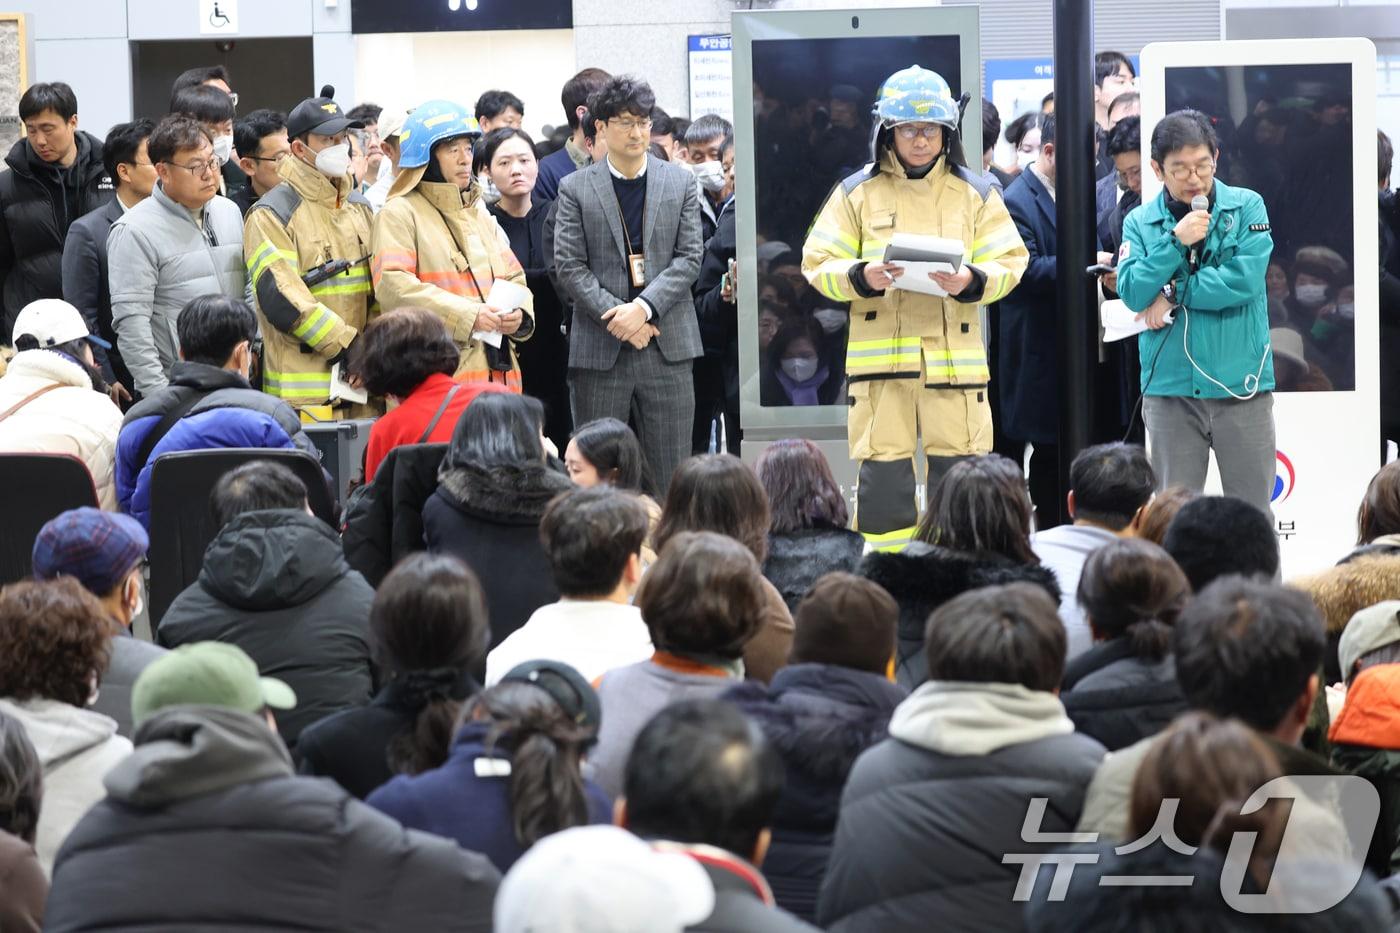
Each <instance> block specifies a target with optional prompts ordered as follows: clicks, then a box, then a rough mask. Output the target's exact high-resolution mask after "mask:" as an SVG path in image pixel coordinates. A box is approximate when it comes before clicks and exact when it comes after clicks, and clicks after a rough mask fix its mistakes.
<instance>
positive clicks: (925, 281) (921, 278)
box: [885, 233, 963, 298]
mask: <svg viewBox="0 0 1400 933" xmlns="http://www.w3.org/2000/svg"><path fill="white" fill-rule="evenodd" d="M962 261H963V244H962V241H961V240H952V239H948V238H946V237H937V236H920V235H919V234H917V233H896V234H895V235H894V236H893V237H892V238H891V239H890V245H889V246H886V247H885V262H892V263H896V264H897V265H899V266H900V267H901V268H902V269H903V270H904V274H903V275H901V276H900V277H899V278H897V279H895V280H894V287H895V288H902V289H904V290H905V291H911V292H921V293H923V294H925V295H935V296H937V297H939V298H943V297H946V296H947V294H948V293H947V292H945V291H944V290H943V289H941V288H939V287H938V283H937V282H935V281H934V280H933V279H931V278H929V273H930V272H957V271H958V269H960V268H961V267H962Z"/></svg>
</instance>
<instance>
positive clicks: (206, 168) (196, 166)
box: [165, 158, 219, 178]
mask: <svg viewBox="0 0 1400 933" xmlns="http://www.w3.org/2000/svg"><path fill="white" fill-rule="evenodd" d="M165 164H166V165H169V166H170V167H171V168H179V169H184V170H185V171H187V172H189V173H190V175H191V176H193V177H194V178H199V177H201V176H203V175H208V174H210V173H217V172H218V171H219V160H218V159H217V158H213V159H209V160H208V161H207V162H192V163H190V164H189V165H180V164H179V163H177V162H166V163H165Z"/></svg>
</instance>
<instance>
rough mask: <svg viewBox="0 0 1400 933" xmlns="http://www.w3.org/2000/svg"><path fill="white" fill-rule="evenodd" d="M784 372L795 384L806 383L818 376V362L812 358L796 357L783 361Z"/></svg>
mask: <svg viewBox="0 0 1400 933" xmlns="http://www.w3.org/2000/svg"><path fill="white" fill-rule="evenodd" d="M783 372H785V373H787V377H788V378H789V379H791V380H792V381H793V382H806V381H807V380H808V379H811V378H812V377H813V376H815V375H816V374H817V360H816V358H815V357H811V356H794V357H790V358H788V359H785V360H783Z"/></svg>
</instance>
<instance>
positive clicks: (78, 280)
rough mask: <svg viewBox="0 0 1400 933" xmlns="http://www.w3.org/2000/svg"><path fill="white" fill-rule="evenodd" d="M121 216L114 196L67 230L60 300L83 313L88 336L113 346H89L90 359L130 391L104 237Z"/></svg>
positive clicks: (129, 376)
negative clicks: (114, 324) (115, 324)
mask: <svg viewBox="0 0 1400 933" xmlns="http://www.w3.org/2000/svg"><path fill="white" fill-rule="evenodd" d="M123 213H124V211H123V210H122V205H121V202H120V201H118V200H117V199H116V198H115V197H113V198H112V200H110V201H108V202H107V203H106V204H104V205H103V206H102V207H101V208H99V209H98V210H95V211H92V212H90V213H87V214H84V215H83V216H82V217H79V218H78V219H77V220H75V221H73V225H72V226H71V227H69V228H68V239H67V240H65V241H64V243H63V265H62V268H63V300H64V301H66V302H68V303H69V304H70V305H72V306H73V307H75V308H77V309H78V310H79V311H81V312H82V314H83V319H84V320H86V321H87V326H88V333H91V334H98V335H99V336H101V337H102V339H103V340H106V341H107V342H108V343H110V344H111V345H112V349H110V350H104V349H102V348H101V347H99V346H97V345H96V344H93V346H92V356H93V359H95V360H96V361H97V365H98V366H101V367H102V372H103V375H105V376H106V377H107V381H108V382H111V381H112V380H113V379H115V380H116V381H117V382H119V383H121V384H122V385H124V386H126V387H127V388H128V389H130V388H131V387H132V385H133V383H132V381H131V373H130V371H128V370H127V368H126V363H124V362H122V357H121V354H120V353H118V352H117V332H116V330H115V329H114V328H113V327H112V294H111V291H110V290H109V289H108V287H107V234H109V233H111V232H112V224H114V223H116V222H117V218H119V217H121V215H122V214H123Z"/></svg>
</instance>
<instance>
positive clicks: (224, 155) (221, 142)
mask: <svg viewBox="0 0 1400 933" xmlns="http://www.w3.org/2000/svg"><path fill="white" fill-rule="evenodd" d="M232 155H233V137H232V136H215V137H214V158H216V159H218V160H219V164H220V165H223V164H224V163H225V162H227V161H228V160H229V157H230V156H232Z"/></svg>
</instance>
